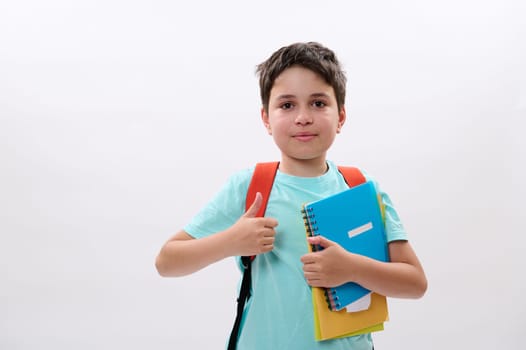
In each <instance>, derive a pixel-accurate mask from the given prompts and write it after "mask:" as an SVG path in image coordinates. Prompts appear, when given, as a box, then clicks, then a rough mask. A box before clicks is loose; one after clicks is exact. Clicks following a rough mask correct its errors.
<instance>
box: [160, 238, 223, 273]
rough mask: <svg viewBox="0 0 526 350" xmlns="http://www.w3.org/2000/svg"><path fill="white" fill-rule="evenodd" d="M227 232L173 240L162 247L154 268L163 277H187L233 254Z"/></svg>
mask: <svg viewBox="0 0 526 350" xmlns="http://www.w3.org/2000/svg"><path fill="white" fill-rule="evenodd" d="M229 246H230V242H229V235H228V232H227V231H224V232H219V233H217V234H214V235H211V236H208V237H204V238H201V239H185V240H179V239H173V240H170V241H168V242H166V244H165V245H164V246H163V248H162V249H161V252H160V253H159V255H158V256H157V259H156V263H155V265H156V267H157V271H158V272H159V274H160V275H161V276H163V277H179V276H185V275H189V274H191V273H193V272H196V271H199V270H201V269H202V268H204V267H206V266H208V265H210V264H212V263H215V262H217V261H219V260H222V259H224V258H226V257H229V256H232V255H233V254H232V253H231V252H230V249H229Z"/></svg>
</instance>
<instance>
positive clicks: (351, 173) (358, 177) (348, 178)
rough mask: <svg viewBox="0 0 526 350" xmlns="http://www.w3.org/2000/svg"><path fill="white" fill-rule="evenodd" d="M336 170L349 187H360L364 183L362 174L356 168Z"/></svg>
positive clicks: (340, 167)
mask: <svg viewBox="0 0 526 350" xmlns="http://www.w3.org/2000/svg"><path fill="white" fill-rule="evenodd" d="M338 170H339V171H340V173H341V174H342V175H343V178H344V179H345V182H347V185H348V186H349V187H354V186H357V185H361V184H363V183H364V182H365V181H366V180H365V176H363V174H362V172H361V171H360V169H358V168H355V167H350V166H338Z"/></svg>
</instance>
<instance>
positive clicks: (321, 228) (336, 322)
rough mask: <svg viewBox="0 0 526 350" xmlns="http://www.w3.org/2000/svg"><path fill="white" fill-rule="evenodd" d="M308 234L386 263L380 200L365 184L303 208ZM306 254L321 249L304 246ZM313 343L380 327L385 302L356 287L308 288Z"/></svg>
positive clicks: (383, 320)
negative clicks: (312, 320) (311, 309)
mask: <svg viewBox="0 0 526 350" xmlns="http://www.w3.org/2000/svg"><path fill="white" fill-rule="evenodd" d="M302 213H303V218H304V222H305V231H306V233H307V236H316V235H321V236H323V237H325V238H327V239H329V240H331V241H333V242H336V243H338V244H339V245H340V246H342V247H343V248H344V249H346V250H347V251H349V252H352V253H355V254H360V255H365V256H367V257H370V258H372V259H376V260H379V261H388V260H389V256H388V251H387V241H386V236H385V229H384V218H383V215H384V214H383V209H382V205H381V200H380V198H379V195H378V194H377V192H376V188H375V186H374V184H373V183H372V182H365V183H363V184H361V185H358V186H355V187H352V188H350V189H348V190H345V191H343V192H340V193H337V194H335V195H332V196H330V197H327V198H324V199H321V200H318V201H315V202H311V203H307V204H305V205H304V206H303V208H302ZM309 249H310V250H311V251H318V250H320V249H323V248H322V247H319V246H311V245H309ZM312 304H313V309H314V327H315V332H314V333H315V338H316V340H327V339H333V338H341V337H350V336H355V335H359V334H364V333H371V332H375V331H380V330H383V329H384V322H385V321H387V320H388V316H389V315H388V310H387V300H386V297H385V296H383V295H379V294H377V293H374V292H371V291H370V290H368V289H366V288H364V287H362V286H360V285H359V284H356V283H353V282H348V283H345V284H343V285H340V286H337V287H334V288H317V287H313V288H312Z"/></svg>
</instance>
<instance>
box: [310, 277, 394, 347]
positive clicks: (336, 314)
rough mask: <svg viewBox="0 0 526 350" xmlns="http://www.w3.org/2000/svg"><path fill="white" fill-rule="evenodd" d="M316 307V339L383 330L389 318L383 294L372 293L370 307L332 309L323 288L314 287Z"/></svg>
mask: <svg viewBox="0 0 526 350" xmlns="http://www.w3.org/2000/svg"><path fill="white" fill-rule="evenodd" d="M312 304H313V308H314V335H315V339H316V340H327V339H333V338H343V337H351V336H355V335H359V334H364V333H371V332H376V331H381V330H383V329H384V322H385V321H387V320H388V319H389V313H388V310H387V299H386V297H385V296H383V295H379V294H376V293H372V294H371V306H370V307H369V309H367V310H364V311H359V312H347V310H345V309H343V310H341V311H331V310H330V309H329V306H328V304H327V300H326V299H325V291H324V289H323V288H316V287H313V288H312Z"/></svg>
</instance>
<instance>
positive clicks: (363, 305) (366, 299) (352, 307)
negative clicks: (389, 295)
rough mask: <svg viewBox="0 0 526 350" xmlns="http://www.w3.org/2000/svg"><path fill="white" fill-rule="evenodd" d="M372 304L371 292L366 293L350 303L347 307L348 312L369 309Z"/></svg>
mask: <svg viewBox="0 0 526 350" xmlns="http://www.w3.org/2000/svg"><path fill="white" fill-rule="evenodd" d="M369 306H371V293H367V294H365V295H364V296H363V297H361V298H360V299H358V300H356V301H354V302H352V303H350V304H349V305H347V306H346V307H345V308H346V309H347V312H360V311H364V310H367V309H369Z"/></svg>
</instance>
